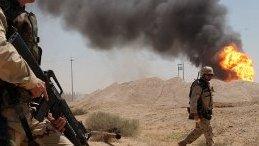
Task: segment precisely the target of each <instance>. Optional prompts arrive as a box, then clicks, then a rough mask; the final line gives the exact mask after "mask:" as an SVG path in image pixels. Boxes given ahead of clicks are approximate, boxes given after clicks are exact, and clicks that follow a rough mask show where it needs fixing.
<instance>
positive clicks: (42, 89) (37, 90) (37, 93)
mask: <svg viewBox="0 0 259 146" xmlns="http://www.w3.org/2000/svg"><path fill="white" fill-rule="evenodd" d="M30 92H31V95H32V98H37V97H44V98H45V99H46V100H49V97H48V93H47V90H46V86H45V82H43V81H41V80H40V79H39V81H38V82H37V84H36V85H35V86H34V88H32V89H30Z"/></svg>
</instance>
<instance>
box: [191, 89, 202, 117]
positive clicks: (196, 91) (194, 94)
mask: <svg viewBox="0 0 259 146" xmlns="http://www.w3.org/2000/svg"><path fill="white" fill-rule="evenodd" d="M192 88H193V89H192V93H191V98H190V113H191V114H193V115H197V113H198V111H197V102H198V100H199V98H200V96H201V92H202V89H201V87H200V86H199V85H194V86H193V87H192Z"/></svg>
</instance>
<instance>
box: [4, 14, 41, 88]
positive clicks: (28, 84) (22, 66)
mask: <svg viewBox="0 0 259 146" xmlns="http://www.w3.org/2000/svg"><path fill="white" fill-rule="evenodd" d="M5 35H6V19H5V16H4V14H3V12H2V11H1V10H0V79H1V80H3V81H6V82H9V83H14V84H17V85H18V86H21V87H23V88H25V89H28V90H30V89H32V88H34V87H35V86H36V85H37V83H38V82H39V79H37V78H36V77H35V75H34V73H33V72H32V71H31V69H30V67H29V66H28V64H27V63H26V61H25V60H24V59H23V58H22V57H21V56H20V55H19V54H18V52H17V51H16V49H15V48H14V46H13V45H12V44H10V43H9V42H7V40H6V37H5Z"/></svg>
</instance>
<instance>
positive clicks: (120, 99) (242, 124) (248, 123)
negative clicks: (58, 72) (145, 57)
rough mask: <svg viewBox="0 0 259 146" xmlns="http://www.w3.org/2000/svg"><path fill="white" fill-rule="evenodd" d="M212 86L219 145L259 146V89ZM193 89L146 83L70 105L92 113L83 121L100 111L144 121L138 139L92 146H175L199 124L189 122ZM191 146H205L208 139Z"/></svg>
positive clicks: (240, 84)
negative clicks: (188, 110)
mask: <svg viewBox="0 0 259 146" xmlns="http://www.w3.org/2000/svg"><path fill="white" fill-rule="evenodd" d="M211 84H212V86H213V87H214V90H215V92H214V93H213V94H214V102H215V104H214V113H213V119H212V121H211V123H212V127H213V132H214V136H215V137H214V141H215V144H216V145H218V146H219V145H220V146H223V145H227V146H239V145H240V146H257V145H259V134H258V133H259V121H258V119H259V113H258V109H259V105H258V103H259V84H258V83H254V82H245V81H234V82H228V83H226V82H223V81H220V80H216V79H215V80H212V82H211ZM190 85H191V83H188V82H184V81H183V80H182V79H180V78H172V79H169V80H162V79H159V78H145V79H140V80H136V81H131V82H125V83H114V84H112V85H110V86H108V87H106V88H104V89H99V90H96V91H95V92H93V93H91V94H88V95H87V96H86V97H85V98H84V99H82V100H80V101H77V102H74V103H70V105H71V107H72V108H74V109H85V110H87V111H88V114H86V115H81V116H77V118H78V119H79V120H82V121H85V119H87V118H88V116H89V114H90V113H93V112H96V111H104V112H108V113H112V114H116V115H120V116H121V117H125V118H132V119H138V120H139V121H140V130H139V133H138V134H137V135H136V136H135V137H123V138H122V139H120V140H117V141H114V142H113V143H111V144H106V143H103V142H92V141H90V145H92V146H107V145H114V146H174V145H177V142H178V141H179V140H181V139H182V138H184V137H185V136H186V134H188V133H189V132H190V131H191V130H192V129H193V127H194V125H195V123H194V121H192V120H188V119H187V117H188V114H187V111H186V107H187V106H188V94H189V87H190ZM86 126H87V125H86ZM192 145H205V139H204V137H203V136H202V137H201V138H199V139H198V140H197V141H196V142H194V143H193V144H192Z"/></svg>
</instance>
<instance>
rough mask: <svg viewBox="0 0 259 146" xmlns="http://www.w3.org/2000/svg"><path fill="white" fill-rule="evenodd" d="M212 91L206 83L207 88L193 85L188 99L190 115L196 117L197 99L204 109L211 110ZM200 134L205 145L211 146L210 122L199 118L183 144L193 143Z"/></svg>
mask: <svg viewBox="0 0 259 146" xmlns="http://www.w3.org/2000/svg"><path fill="white" fill-rule="evenodd" d="M212 90H213V88H212V87H211V86H210V84H209V82H208V87H207V88H205V89H202V87H201V86H200V85H199V84H198V82H197V84H194V85H193V87H192V93H191V98H190V113H191V114H193V115H194V114H195V115H198V111H197V103H198V99H199V98H201V100H202V103H203V106H204V107H205V109H209V110H212V108H213V99H212ZM202 134H204V136H205V139H206V144H207V145H208V146H211V145H213V143H214V142H213V133H212V127H211V124H210V120H207V119H205V118H203V117H201V121H200V122H196V127H195V129H194V130H193V131H192V132H191V133H190V134H189V135H188V136H187V137H186V138H185V139H184V142H186V143H187V144H190V143H192V142H194V141H195V140H196V139H197V138H199V137H200V136H201V135H202Z"/></svg>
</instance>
